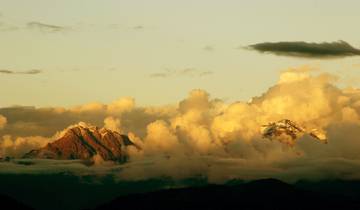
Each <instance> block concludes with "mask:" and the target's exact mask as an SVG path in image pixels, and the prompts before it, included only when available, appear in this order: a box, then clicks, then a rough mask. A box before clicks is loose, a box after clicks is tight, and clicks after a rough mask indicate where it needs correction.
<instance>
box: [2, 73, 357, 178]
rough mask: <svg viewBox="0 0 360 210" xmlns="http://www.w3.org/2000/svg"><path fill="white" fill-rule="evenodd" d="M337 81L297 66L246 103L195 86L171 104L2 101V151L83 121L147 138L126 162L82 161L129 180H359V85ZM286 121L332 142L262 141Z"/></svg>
mask: <svg viewBox="0 0 360 210" xmlns="http://www.w3.org/2000/svg"><path fill="white" fill-rule="evenodd" d="M337 80H338V78H337V77H335V76H333V75H331V74H328V73H324V72H321V71H312V70H311V69H310V68H308V67H298V68H290V69H288V70H286V71H284V72H282V73H281V75H280V78H279V80H278V82H277V83H275V84H274V85H273V86H272V87H270V88H269V89H268V90H267V91H265V92H264V93H263V94H262V95H260V96H256V97H253V98H252V100H251V101H249V102H243V101H236V102H232V103H227V102H225V101H222V100H220V99H217V98H213V97H211V95H210V94H209V93H207V92H206V91H204V90H201V89H195V90H192V91H191V92H190V93H189V94H188V96H187V97H185V98H184V99H183V100H181V101H178V102H176V103H174V104H172V105H168V106H156V107H151V106H138V105H136V103H135V100H134V99H133V98H121V99H119V100H115V101H114V102H111V103H109V104H102V103H90V104H85V105H82V106H79V107H75V108H74V107H73V108H61V107H60V108H55V107H50V108H34V107H8V108H1V109H0V114H1V115H3V116H6V118H7V121H8V122H7V124H6V126H5V127H3V129H1V130H0V136H2V144H3V146H1V147H0V148H7V149H6V151H5V152H6V154H12V155H18V156H19V155H20V154H21V153H22V152H24V151H25V149H29V148H34V147H38V146H40V144H41V145H43V144H46V143H47V142H49V141H52V140H53V139H54V138H53V136H54V134H56V132H58V131H61V130H62V129H64V128H66V127H67V126H68V125H71V124H75V123H78V122H79V121H85V122H88V123H91V124H94V125H97V126H102V125H105V126H106V127H108V128H110V129H113V130H120V131H121V132H122V133H124V134H128V135H129V138H130V139H131V140H132V141H134V142H136V143H137V144H138V145H141V148H142V150H141V151H138V150H132V151H129V154H130V160H129V163H127V164H125V165H113V166H109V167H105V166H96V167H97V168H96V169H94V168H89V169H85V168H84V167H83V168H82V169H83V170H89V171H92V170H101V171H102V172H101V173H115V174H116V177H118V178H119V179H122V180H124V179H126V180H140V179H148V178H156V177H172V178H175V179H178V178H188V177H191V176H197V177H199V176H201V177H207V178H208V180H210V181H211V182H222V181H226V180H229V179H235V178H241V179H256V178H266V177H275V178H280V179H284V180H293V181H294V180H298V179H314V180H318V179H325V178H339V179H355V178H356V179H359V178H360V173H359V169H360V153H359V152H358V151H359V150H360V141H359V140H358V136H360V90H359V89H355V88H351V89H349V88H346V89H344V88H340V87H338V86H337V85H336V84H337V83H336V81H337ZM281 119H290V120H292V121H294V122H296V123H297V124H299V125H301V126H302V127H304V128H306V129H312V128H316V129H318V130H321V131H324V132H326V134H327V136H328V144H322V143H320V142H319V141H315V140H314V139H313V138H311V137H310V136H309V135H303V136H300V137H299V138H297V139H296V142H295V144H294V146H293V147H288V146H287V145H286V144H283V143H282V142H281V141H270V140H268V139H264V138H262V136H261V126H262V125H264V124H267V123H269V122H276V121H279V120H281ZM9 135H10V136H9ZM55 136H56V135H55ZM18 139H19V140H18ZM4 145H6V146H4ZM98 162H99V163H101V162H102V161H101V160H99V161H98ZM9 164H10V163H9ZM100 165H101V164H100ZM12 166H13V165H12ZM0 167H2V166H1V164H0ZM14 167H15V166H14ZM29 167H34V168H32V169H34V170H35V168H36V167H39V171H40V172H39V173H41V167H42V166H41V164H40V165H36V164H35V165H34V166H29ZM4 168H5V167H4ZM2 170H3V169H2V168H1V170H0V171H2ZM4 170H5V169H4ZM6 170H8V169H6ZM14 170H15V169H14ZM16 170H25V169H19V168H17V169H16ZM29 170H30V169H29ZM53 170H58V169H55V168H54V169H53ZM89 173H90V172H89Z"/></svg>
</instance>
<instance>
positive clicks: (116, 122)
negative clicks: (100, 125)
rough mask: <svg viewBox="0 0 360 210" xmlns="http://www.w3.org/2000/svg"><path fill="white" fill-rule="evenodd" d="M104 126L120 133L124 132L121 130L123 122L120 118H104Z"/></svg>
mask: <svg viewBox="0 0 360 210" xmlns="http://www.w3.org/2000/svg"><path fill="white" fill-rule="evenodd" d="M104 128H107V129H109V130H112V131H116V132H118V133H123V131H122V130H121V122H120V119H119V118H115V117H111V116H110V117H107V118H105V119H104Z"/></svg>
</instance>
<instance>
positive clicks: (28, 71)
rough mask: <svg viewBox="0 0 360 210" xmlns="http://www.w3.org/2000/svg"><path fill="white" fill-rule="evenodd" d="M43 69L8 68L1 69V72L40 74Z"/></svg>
mask: <svg viewBox="0 0 360 210" xmlns="http://www.w3.org/2000/svg"><path fill="white" fill-rule="evenodd" d="M42 72H43V71H42V70H40V69H31V70H27V71H13V70H7V69H0V74H28V75H32V74H40V73H42Z"/></svg>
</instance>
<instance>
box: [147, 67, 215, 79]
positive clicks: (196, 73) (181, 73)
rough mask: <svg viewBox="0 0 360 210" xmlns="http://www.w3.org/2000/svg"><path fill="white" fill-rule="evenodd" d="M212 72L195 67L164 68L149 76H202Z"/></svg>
mask: <svg viewBox="0 0 360 210" xmlns="http://www.w3.org/2000/svg"><path fill="white" fill-rule="evenodd" d="M210 74H213V72H212V71H200V70H197V69H195V68H186V69H180V70H169V69H167V70H165V71H163V72H158V73H153V74H150V75H149V76H150V77H151V78H168V77H203V76H208V75H210Z"/></svg>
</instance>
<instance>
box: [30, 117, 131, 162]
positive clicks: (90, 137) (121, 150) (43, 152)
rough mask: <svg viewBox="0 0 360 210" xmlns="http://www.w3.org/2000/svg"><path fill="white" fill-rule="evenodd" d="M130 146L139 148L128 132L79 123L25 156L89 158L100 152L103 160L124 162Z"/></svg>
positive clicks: (70, 158) (64, 158)
mask: <svg viewBox="0 0 360 210" xmlns="http://www.w3.org/2000/svg"><path fill="white" fill-rule="evenodd" d="M128 146H134V147H136V148H138V147H137V146H136V145H135V144H134V143H133V142H131V140H130V139H129V138H128V137H127V136H126V135H121V134H119V133H118V132H115V131H111V130H109V129H106V128H101V129H99V128H98V127H95V126H89V125H86V124H85V123H79V124H78V125H75V126H72V127H70V128H68V129H66V130H65V131H63V134H62V135H61V136H60V137H59V139H57V140H56V141H54V142H52V143H49V144H48V145H46V146H45V147H43V148H40V149H37V150H32V151H30V152H29V153H27V154H25V156H24V158H39V159H58V160H73V159H82V160H89V159H92V158H93V157H94V156H95V155H97V156H100V157H101V158H102V159H103V160H111V161H117V162H124V161H126V159H127V157H128V155H127V152H126V151H127V150H126V148H127V147H128Z"/></svg>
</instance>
